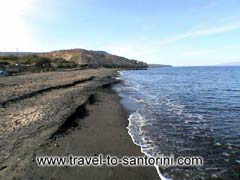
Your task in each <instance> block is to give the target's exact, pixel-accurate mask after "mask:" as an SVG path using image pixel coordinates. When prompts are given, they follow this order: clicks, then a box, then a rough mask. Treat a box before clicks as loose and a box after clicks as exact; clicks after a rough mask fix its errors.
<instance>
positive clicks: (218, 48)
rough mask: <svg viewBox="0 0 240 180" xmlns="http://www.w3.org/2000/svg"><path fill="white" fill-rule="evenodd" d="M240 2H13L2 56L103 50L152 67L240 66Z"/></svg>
mask: <svg viewBox="0 0 240 180" xmlns="http://www.w3.org/2000/svg"><path fill="white" fill-rule="evenodd" d="M239 10H240V2H239V1H237V0H229V1H223V0H219V1H216V0H203V1H198V2H196V1H190V0H187V1H180V0H171V1H157V0H150V1H148V2H139V1H136V0H134V1H125V0H123V1H121V2H113V1H107V0H103V1H101V2H100V1H96V0H90V1H89V0H88V1H87V0H81V1H77V0H68V1H67V0H63V1H61V2H59V1H56V0H53V1H47V0H25V1H17V0H8V1H4V0H3V1H1V2H0V20H1V26H2V27H3V28H1V29H0V39H1V41H0V52H6V51H10V52H15V51H16V49H18V51H19V52H46V51H52V50H59V49H74V48H82V49H89V50H101V51H106V52H109V53H111V54H115V55H119V56H124V57H126V58H129V59H137V60H141V61H145V62H147V63H149V64H170V65H173V66H196V65H198V66H202V65H204V66H207V65H218V64H225V63H232V62H239V61H240V51H239V48H240V45H239V43H238V42H239V40H240V11H239Z"/></svg>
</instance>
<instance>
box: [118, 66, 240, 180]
mask: <svg viewBox="0 0 240 180" xmlns="http://www.w3.org/2000/svg"><path fill="white" fill-rule="evenodd" d="M239 77H240V67H174V68H168V67H166V68H150V69H148V70H141V71H123V72H121V79H122V80H123V82H122V83H121V84H118V85H116V86H115V87H114V89H115V90H116V91H117V92H118V94H119V95H120V96H121V97H122V104H123V105H124V106H125V107H126V108H127V109H128V110H129V112H130V116H129V119H128V120H129V124H128V129H129V134H130V135H131V137H132V139H133V141H134V143H135V144H137V145H139V146H140V147H141V150H142V152H144V153H145V154H147V155H150V156H158V155H160V154H164V155H170V154H174V156H175V157H177V156H202V157H203V158H204V166H202V167H191V168H190V167H188V168H187V167H185V168H182V167H170V168H166V169H161V172H162V174H163V175H164V176H165V177H168V178H171V179H214V178H215V179H229V180H230V179H232V180H235V179H236V180H237V179H239V178H240V114H239V110H240V86H239V85H240V84H239Z"/></svg>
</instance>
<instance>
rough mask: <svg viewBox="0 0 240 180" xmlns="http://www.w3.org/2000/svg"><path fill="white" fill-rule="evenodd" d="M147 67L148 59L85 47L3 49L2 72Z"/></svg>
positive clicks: (0, 62)
mask: <svg viewBox="0 0 240 180" xmlns="http://www.w3.org/2000/svg"><path fill="white" fill-rule="evenodd" d="M100 67H104V68H124V69H143V68H147V67H148V65H147V64H146V63H144V62H141V61H137V60H132V59H127V58H125V57H121V56H116V55H112V54H109V53H107V52H104V51H91V50H85V49H69V50H57V51H51V52H43V53H34V52H18V53H16V52H15V53H13V52H0V70H1V71H2V75H8V74H20V73H28V72H44V71H57V70H63V69H73V68H75V69H86V68H100Z"/></svg>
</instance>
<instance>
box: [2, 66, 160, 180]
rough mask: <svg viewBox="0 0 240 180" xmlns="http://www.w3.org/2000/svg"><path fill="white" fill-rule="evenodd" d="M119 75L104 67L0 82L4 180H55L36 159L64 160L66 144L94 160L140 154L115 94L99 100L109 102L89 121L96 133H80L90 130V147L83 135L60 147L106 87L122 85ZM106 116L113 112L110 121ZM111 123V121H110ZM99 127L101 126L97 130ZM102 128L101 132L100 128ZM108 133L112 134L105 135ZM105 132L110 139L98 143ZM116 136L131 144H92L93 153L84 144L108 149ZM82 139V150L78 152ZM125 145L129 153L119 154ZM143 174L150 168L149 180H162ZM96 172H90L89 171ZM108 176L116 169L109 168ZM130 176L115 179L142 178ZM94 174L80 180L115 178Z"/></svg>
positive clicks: (32, 75)
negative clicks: (39, 156) (107, 155)
mask: <svg viewBox="0 0 240 180" xmlns="http://www.w3.org/2000/svg"><path fill="white" fill-rule="evenodd" d="M116 75H117V70H116V69H104V68H99V69H88V70H80V71H64V72H45V73H33V74H26V75H20V76H14V77H0V92H1V93H0V104H1V106H0V117H1V119H0V179H6V178H7V179H14V178H16V179H18V178H19V179H26V178H27V177H28V179H41V177H42V176H43V174H45V175H46V178H49V179H51V178H50V176H51V177H55V176H54V175H52V174H51V171H50V172H49V169H48V168H46V169H45V170H43V169H42V170H39V168H37V167H35V165H34V164H35V162H34V158H35V156H36V155H37V154H38V153H40V154H52V153H54V152H56V153H55V154H56V155H58V154H59V153H57V152H61V154H62V155H64V153H66V151H67V149H66V148H65V147H64V144H65V143H66V142H68V143H70V144H71V143H72V144H71V146H72V147H71V148H70V147H68V149H69V148H70V150H69V151H72V152H75V153H83V154H88V155H92V153H93V152H96V153H101V152H107V151H108V147H109V148H110V149H109V151H110V152H111V153H112V154H113V155H122V156H123V155H130V154H131V155H134V154H136V155H137V154H140V152H139V149H138V148H137V147H135V145H134V144H133V143H132V142H131V139H130V137H129V136H128V134H127V131H126V129H125V117H124V113H123V112H122V113H121V114H122V115H121V116H120V115H119V114H116V113H117V112H115V109H114V108H117V109H119V108H120V104H119V99H117V98H116V97H115V96H117V95H114V96H113V95H112V99H113V100H112V99H111V98H110V99H109V97H108V96H109V94H107V93H106V92H105V95H104V97H103V96H102V95H99V97H101V98H100V99H102V101H104V100H105V99H107V98H108V102H105V103H102V104H103V106H104V108H103V111H104V112H96V111H99V110H96V108H97V107H98V106H97V105H95V106H94V108H93V109H92V111H94V112H95V115H94V117H93V118H90V120H89V122H92V125H91V128H90V129H92V131H93V133H90V134H89V132H88V130H87V129H85V130H82V129H78V131H76V132H84V131H86V133H87V134H86V135H84V133H83V135H81V136H82V138H83V137H85V139H86V142H85V141H84V139H81V138H80V135H79V136H78V134H77V135H76V136H77V137H75V138H76V139H75V140H74V141H71V136H66V137H65V136H64V138H65V139H64V138H60V142H57V141H59V140H58V137H59V136H62V135H64V134H65V133H66V132H69V129H70V130H71V129H74V128H75V127H76V126H78V123H76V122H75V121H76V119H79V118H80V119H81V118H84V117H85V116H88V115H89V114H91V113H89V111H88V110H87V109H86V106H87V105H88V104H93V103H94V102H95V101H96V95H97V94H99V92H101V91H103V90H102V89H103V87H105V86H108V85H109V84H112V83H116V82H117V80H116V79H115V78H114V76H116ZM100 94H101V93H100ZM110 97H111V96H110ZM114 99H115V103H113V104H111V101H114ZM106 103H107V105H106ZM105 106H107V107H105ZM106 108H107V109H106ZM111 108H112V109H111ZM121 111H122V110H121ZM105 113H109V116H108V115H106V114H105ZM105 119H108V120H106V121H105ZM114 119H116V120H117V121H115V120H114ZM100 120H101V121H100ZM111 121H113V122H111ZM121 121H122V122H121ZM99 123H100V124H99ZM109 123H110V124H111V123H112V125H114V123H115V124H116V129H117V128H119V132H120V134H118V131H116V129H113V128H112V127H111V125H110V126H109ZM93 124H95V125H97V126H96V127H95V126H94V125H93ZM98 127H99V128H100V129H96V128H98ZM83 129H84V128H83ZM106 130H107V131H108V132H104V131H106ZM102 131H103V132H102ZM115 131H116V132H115ZM94 132H95V133H94ZM104 133H105V138H104V139H101V140H100V139H98V136H99V137H100V136H101V135H104ZM115 133H117V134H115ZM124 133H125V134H124ZM114 134H115V135H114ZM88 136H89V137H90V139H89V138H88ZM114 136H116V137H117V136H119V137H120V136H121V137H122V136H123V137H125V140H124V141H122V140H120V141H119V139H115V141H116V142H115V143H113V142H112V141H111V142H110V143H105V145H103V146H101V147H97V146H95V145H94V144H92V146H94V147H93V148H89V147H88V148H87V147H85V145H84V144H86V143H87V142H92V143H94V142H95V144H98V143H97V142H98V141H99V142H100V141H101V142H102V143H101V144H104V141H106V142H108V141H110V139H111V138H112V137H114ZM80 139H81V140H80ZM63 140H64V141H63ZM78 140H79V144H80V145H76V147H74V144H75V143H76V141H78ZM61 143H62V144H61ZM59 144H61V146H62V148H60V147H61V146H60V147H59ZM125 144H129V147H128V148H126V151H125V152H123V151H121V149H119V150H117V148H120V147H121V146H124V145H125ZM52 148H57V150H56V149H55V150H52ZM86 148H87V149H86ZM50 152H52V153H50ZM120 152H121V153H120ZM130 152H131V153H130ZM67 153H69V152H67ZM78 155H79V154H78ZM120 169H121V168H120ZM143 169H146V175H145V177H148V176H151V177H157V175H156V172H155V171H154V169H152V168H150V169H149V168H143ZM32 170H34V171H32ZM78 170H79V169H77V171H78ZM92 170H93V169H89V172H90V171H92ZM58 171H59V170H58ZM75 171H76V169H75ZM94 171H95V170H94ZM105 171H106V172H108V171H113V170H112V169H108V168H107V169H105ZM114 171H115V170H114ZM128 171H129V172H130V174H131V172H132V171H131V170H129V169H124V168H123V169H121V173H120V174H118V172H116V173H117V174H115V176H119V177H118V178H117V177H116V178H114V179H136V177H139V175H138V174H137V172H138V171H139V170H138V169H137V170H136V168H135V170H133V172H135V173H133V174H132V178H126V176H127V174H126V173H127V172H128ZM140 171H141V170H140ZM32 172H34V173H32ZM47 172H48V173H47ZM86 172H88V171H86ZM143 172H145V170H144V171H143ZM80 174H81V173H80ZM88 174H89V173H86V174H84V175H83V174H82V175H79V176H78V178H81V177H84V179H95V178H96V177H99V176H100V177H103V178H102V179H106V177H108V176H109V177H108V178H110V177H111V175H109V174H105V175H104V174H101V171H99V172H96V174H95V175H94V177H95V178H93V177H91V176H89V177H88V176H87V175H88ZM113 174H114V173H113ZM124 174H125V175H124ZM140 174H141V173H140ZM70 176H71V174H68V175H67V174H66V176H64V177H65V178H60V177H58V176H56V177H58V178H57V179H66V178H68V177H70ZM121 176H122V177H125V178H122V177H121ZM104 177H105V178H104ZM53 179H56V178H53ZM100 179H101V178H100ZM110 179H111V178H110ZM137 179H139V178H137ZM151 179H152V178H151Z"/></svg>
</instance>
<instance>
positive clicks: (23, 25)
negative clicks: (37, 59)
mask: <svg viewBox="0 0 240 180" xmlns="http://www.w3.org/2000/svg"><path fill="white" fill-rule="evenodd" d="M38 1H39V0H24V1H20V0H0V22H1V28H0V51H15V50H16V48H19V50H20V51H24V50H25V51H27V50H28V49H31V48H32V47H33V46H35V42H36V41H35V38H34V35H33V32H32V28H31V25H30V23H29V22H28V21H27V18H28V16H30V15H31V14H32V13H33V12H34V11H35V8H36V7H37V3H38Z"/></svg>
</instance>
